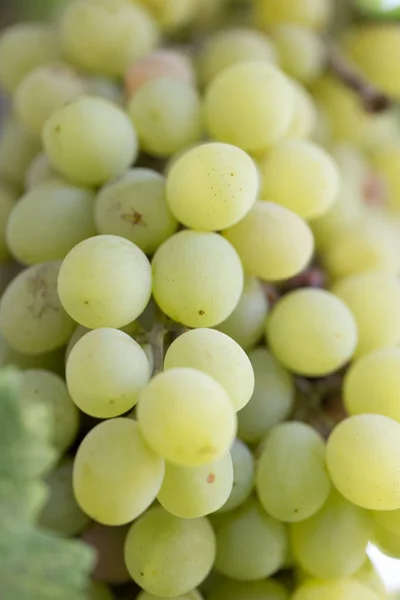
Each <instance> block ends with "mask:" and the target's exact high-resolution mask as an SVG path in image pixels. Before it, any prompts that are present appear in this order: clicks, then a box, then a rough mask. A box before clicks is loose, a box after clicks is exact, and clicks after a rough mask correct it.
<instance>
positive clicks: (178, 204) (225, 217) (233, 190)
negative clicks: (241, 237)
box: [167, 143, 259, 231]
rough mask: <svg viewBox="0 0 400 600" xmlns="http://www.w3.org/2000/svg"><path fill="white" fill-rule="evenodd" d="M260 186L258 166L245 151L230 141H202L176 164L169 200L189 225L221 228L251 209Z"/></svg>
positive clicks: (174, 212) (201, 228)
mask: <svg viewBox="0 0 400 600" xmlns="http://www.w3.org/2000/svg"><path fill="white" fill-rule="evenodd" d="M193 181H196V185H195V186H194V185H193ZM258 188H259V180H258V173H257V169H256V167H255V164H254V162H253V161H252V160H251V158H250V157H249V156H248V155H247V154H246V153H245V152H243V150H240V148H236V147H235V146H230V145H229V144H217V143H214V144H202V145H201V146H198V147H196V148H193V149H192V150H189V151H188V152H186V153H185V154H183V156H181V157H180V158H179V159H178V160H177V161H176V162H175V163H174V165H173V166H172V168H171V170H170V171H169V173H168V178H167V202H168V204H169V207H170V209H171V210H172V212H173V214H174V215H175V217H176V218H177V219H178V221H180V222H181V223H183V224H184V225H186V226H187V227H191V228H192V229H199V230H201V231H218V230H220V229H226V228H227V227H231V226H232V225H234V224H235V223H237V222H238V221H240V220H241V219H242V218H243V217H244V216H245V215H246V214H247V213H248V212H249V210H250V209H251V207H252V206H253V204H254V202H255V201H256V198H257V195H258Z"/></svg>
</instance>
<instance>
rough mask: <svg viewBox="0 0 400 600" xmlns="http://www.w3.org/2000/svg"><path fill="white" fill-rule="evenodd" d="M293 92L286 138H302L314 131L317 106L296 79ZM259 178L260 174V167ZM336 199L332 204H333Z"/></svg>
mask: <svg viewBox="0 0 400 600" xmlns="http://www.w3.org/2000/svg"><path fill="white" fill-rule="evenodd" d="M292 88H293V93H294V96H295V107H294V114H293V119H292V122H291V124H290V127H289V129H288V131H287V132H286V137H287V138H293V139H304V138H308V137H310V136H311V135H312V134H314V133H315V131H316V129H317V122H318V112H317V107H316V105H315V103H314V100H313V98H312V96H311V95H310V94H309V92H308V91H307V90H306V89H305V88H304V87H303V86H302V85H301V84H300V83H297V82H296V81H292ZM260 179H261V180H262V174H261V169H260ZM335 204H336V201H335V202H334V204H333V206H335Z"/></svg>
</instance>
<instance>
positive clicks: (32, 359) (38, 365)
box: [0, 336, 64, 376]
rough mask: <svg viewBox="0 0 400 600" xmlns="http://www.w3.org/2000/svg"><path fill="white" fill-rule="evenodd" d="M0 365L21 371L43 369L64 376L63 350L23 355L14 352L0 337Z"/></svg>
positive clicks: (16, 351)
mask: <svg viewBox="0 0 400 600" xmlns="http://www.w3.org/2000/svg"><path fill="white" fill-rule="evenodd" d="M0 364H1V365H2V366H10V365H12V366H14V367H18V369H21V370H23V371H26V370H27V369H44V370H46V371H52V372H53V373H56V374H57V375H62V376H64V349H63V348H60V349H58V350H53V351H52V352H46V353H44V354H23V353H21V352H18V350H14V349H13V348H11V346H10V345H9V344H8V343H7V342H6V341H5V339H4V338H3V337H2V336H0Z"/></svg>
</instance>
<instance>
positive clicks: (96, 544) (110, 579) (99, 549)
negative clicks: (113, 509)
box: [81, 523, 130, 584]
mask: <svg viewBox="0 0 400 600" xmlns="http://www.w3.org/2000/svg"><path fill="white" fill-rule="evenodd" d="M128 531H129V526H126V525H125V526H122V527H105V526H104V525H99V524H98V523H94V524H93V525H92V526H91V527H90V528H89V529H87V530H86V531H85V532H84V533H83V535H82V536H81V539H82V540H83V541H84V542H85V544H88V545H89V546H91V547H92V548H93V549H94V550H95V551H96V555H97V561H96V566H95V568H94V570H93V573H92V577H93V578H94V579H96V580H100V581H105V582H107V583H113V584H119V583H125V582H127V581H130V575H129V573H128V570H127V568H126V566H125V559H124V546H125V540H126V536H127V534H128Z"/></svg>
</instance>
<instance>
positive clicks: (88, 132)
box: [43, 0, 138, 185]
mask: <svg viewBox="0 0 400 600" xmlns="http://www.w3.org/2000/svg"><path fill="white" fill-rule="evenodd" d="M96 1H97V0H96ZM113 1H114V0H113ZM43 144H44V147H45V150H46V152H47V154H48V156H49V158H50V161H51V163H52V165H53V166H54V167H55V168H56V169H57V170H59V171H60V172H61V173H62V174H63V175H65V176H66V177H68V178H69V179H71V180H72V181H75V182H76V183H78V184H83V185H100V184H102V183H105V182H106V181H107V180H108V179H110V178H111V177H113V176H115V175H120V174H121V173H123V172H124V171H125V169H127V168H128V167H129V166H130V165H131V164H132V162H133V161H134V160H135V158H136V155H137V151H138V148H137V139H136V132H135V130H134V129H133V126H132V124H131V123H130V120H129V118H128V116H127V115H126V114H125V113H124V112H123V111H122V110H121V109H120V108H118V107H117V106H116V105H115V104H113V103H111V102H109V101H107V100H103V99H102V98H94V97H90V96H82V97H81V98H78V99H77V100H75V101H74V102H71V103H70V104H67V105H66V106H64V107H63V108H60V109H59V110H57V111H55V112H54V113H53V114H52V116H51V117H50V118H49V119H48V120H47V122H46V124H45V126H44V129H43Z"/></svg>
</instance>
